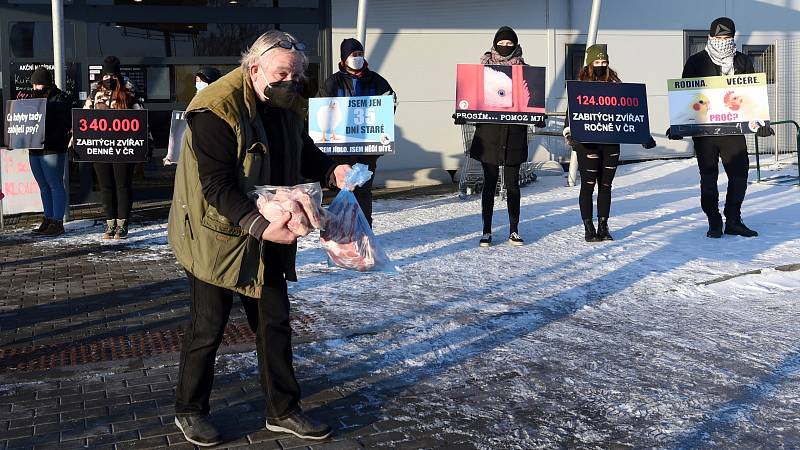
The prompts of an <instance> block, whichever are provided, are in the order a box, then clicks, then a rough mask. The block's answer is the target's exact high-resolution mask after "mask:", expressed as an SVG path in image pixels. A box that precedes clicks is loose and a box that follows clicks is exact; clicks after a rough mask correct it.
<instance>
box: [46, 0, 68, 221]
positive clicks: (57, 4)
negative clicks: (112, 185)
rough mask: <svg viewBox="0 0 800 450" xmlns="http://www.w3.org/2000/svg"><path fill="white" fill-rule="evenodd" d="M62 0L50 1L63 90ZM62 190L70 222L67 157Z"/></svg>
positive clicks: (55, 61)
mask: <svg viewBox="0 0 800 450" xmlns="http://www.w3.org/2000/svg"><path fill="white" fill-rule="evenodd" d="M62 1H63V0H51V2H50V3H51V6H52V12H53V66H54V71H55V75H56V86H58V88H59V89H62V90H63V89H65V88H66V86H67V76H66V73H65V71H64V4H63V2H62ZM64 188H65V189H66V190H67V200H66V201H67V205H66V206H67V207H66V209H64V221H65V222H66V221H68V220H70V218H69V216H70V214H69V157H67V163H66V164H64Z"/></svg>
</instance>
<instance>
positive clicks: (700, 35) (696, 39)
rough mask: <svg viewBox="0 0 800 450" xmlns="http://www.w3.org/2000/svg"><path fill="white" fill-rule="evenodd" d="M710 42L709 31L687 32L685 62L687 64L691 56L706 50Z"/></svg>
mask: <svg viewBox="0 0 800 450" xmlns="http://www.w3.org/2000/svg"><path fill="white" fill-rule="evenodd" d="M706 42H708V30H703V31H700V30H687V31H684V32H683V43H684V48H683V62H684V63H685V62H686V61H687V60H688V59H689V57H690V56H692V55H694V54H695V53H699V52H701V51H703V49H704V48H706Z"/></svg>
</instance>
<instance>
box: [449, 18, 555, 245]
mask: <svg viewBox="0 0 800 450" xmlns="http://www.w3.org/2000/svg"><path fill="white" fill-rule="evenodd" d="M481 64H491V65H506V66H510V65H524V64H525V60H524V59H523V58H522V46H521V45H519V40H518V39H517V34H516V33H515V32H514V30H512V29H511V28H509V27H501V28H500V29H499V30H497V33H495V35H494V40H493V41H492V48H491V49H490V50H489V51H487V52H486V53H484V54H483V56H481ZM456 123H463V122H459V121H458V119H457V120H456ZM541 126H544V124H541ZM469 155H470V157H471V158H473V159H476V160H478V161H480V162H481V165H482V166H483V180H484V184H483V192H482V193H481V216H482V218H483V235H482V236H481V239H480V242H479V244H480V246H481V247H488V246H490V245H492V215H493V212H494V194H495V188H496V186H497V181H498V179H499V178H500V166H503V175H504V178H505V184H506V201H507V204H508V222H509V236H508V242H509V243H510V244H511V245H522V244H524V241H523V240H522V237H521V236H520V235H519V215H520V199H521V194H520V190H519V168H520V165H521V164H522V163H524V162H525V161H527V160H528V127H527V125H501V124H490V123H481V124H477V125H475V136H474V137H473V138H472V144H471V145H470V148H469Z"/></svg>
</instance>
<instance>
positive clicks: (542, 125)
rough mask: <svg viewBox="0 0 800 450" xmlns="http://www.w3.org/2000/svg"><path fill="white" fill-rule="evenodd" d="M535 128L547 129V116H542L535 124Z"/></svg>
mask: <svg viewBox="0 0 800 450" xmlns="http://www.w3.org/2000/svg"><path fill="white" fill-rule="evenodd" d="M533 126H534V127H536V128H547V114H542V119H541V120H537V121H536V122H533Z"/></svg>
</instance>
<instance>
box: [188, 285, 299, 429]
mask: <svg viewBox="0 0 800 450" xmlns="http://www.w3.org/2000/svg"><path fill="white" fill-rule="evenodd" d="M186 275H187V276H188V278H189V295H190V297H191V306H190V312H191V318H190V321H189V325H188V327H187V329H186V334H185V335H184V338H183V346H182V348H181V362H180V369H179V372H178V387H177V389H176V402H175V413H176V414H178V415H189V414H208V412H209V409H210V408H209V398H210V397H211V387H212V385H213V383H214V361H215V359H216V355H217V349H218V348H219V345H220V343H222V336H223V333H224V331H225V325H226V324H227V323H228V316H229V314H230V312H231V307H232V305H233V294H234V293H233V292H232V291H230V290H227V289H223V288H220V287H218V286H213V285H211V284H208V283H205V282H203V281H200V280H198V279H197V278H195V277H194V276H192V274H190V273H189V272H188V271H187V273H186ZM239 297H240V298H241V300H242V305H243V306H244V310H245V313H246V314H247V322H248V324H249V325H250V328H251V329H252V330H253V332H254V333H255V334H256V353H257V355H258V369H259V380H260V382H261V387H262V389H263V390H264V398H265V399H266V403H267V411H266V415H267V417H268V418H282V417H284V416H286V415H288V414H290V413H292V412H294V411H295V410H296V409H297V408H298V402H299V401H300V385H299V384H298V383H297V378H296V377H295V374H294V368H293V366H292V328H291V325H290V323H289V296H288V293H287V291H286V280H285V279H284V277H283V274H282V273H274V271H273V272H272V273H268V274H267V285H266V286H265V287H264V289H263V291H262V295H261V298H260V299H256V298H249V297H244V296H241V295H240V296H239Z"/></svg>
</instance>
